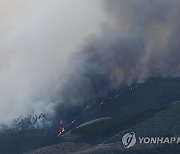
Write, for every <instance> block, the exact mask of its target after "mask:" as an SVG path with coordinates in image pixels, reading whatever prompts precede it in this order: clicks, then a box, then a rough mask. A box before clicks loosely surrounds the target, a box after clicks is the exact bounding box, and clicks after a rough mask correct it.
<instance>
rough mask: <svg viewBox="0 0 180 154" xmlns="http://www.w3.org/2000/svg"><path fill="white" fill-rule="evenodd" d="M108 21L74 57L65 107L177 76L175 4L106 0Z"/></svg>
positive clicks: (178, 10) (179, 10) (179, 36)
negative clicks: (125, 87)
mask: <svg viewBox="0 0 180 154" xmlns="http://www.w3.org/2000/svg"><path fill="white" fill-rule="evenodd" d="M103 6H104V8H105V12H106V14H107V17H108V22H106V23H104V24H103V25H102V29H101V33H100V36H91V37H89V38H88V39H87V40H86V41H85V45H84V46H83V50H82V51H80V52H79V53H75V55H74V56H72V60H73V64H71V66H72V68H73V72H72V74H70V75H69V79H68V80H67V82H65V84H64V88H63V89H61V96H64V97H61V98H63V100H62V101H64V102H67V104H68V105H69V104H71V103H72V104H76V103H84V102H89V101H95V99H98V98H100V97H101V96H106V95H107V94H108V93H109V92H110V91H111V90H116V89H118V88H119V87H120V86H121V85H122V84H126V85H130V84H132V83H134V82H140V81H143V80H144V79H147V78H148V77H156V76H162V77H167V76H179V75H180V61H179V58H180V52H179V49H180V43H179V41H180V20H179V14H180V1H179V0H171V1H169V0H104V1H103Z"/></svg>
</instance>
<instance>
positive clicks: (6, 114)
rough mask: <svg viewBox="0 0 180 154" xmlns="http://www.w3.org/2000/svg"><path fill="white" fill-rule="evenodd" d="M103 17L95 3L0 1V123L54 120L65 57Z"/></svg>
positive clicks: (64, 67)
mask: <svg viewBox="0 0 180 154" xmlns="http://www.w3.org/2000/svg"><path fill="white" fill-rule="evenodd" d="M102 17H103V14H102V13H101V12H100V11H99V3H98V2H97V1H94V0H93V1H88V0H84V1H81V0H69V1H67V0H16V1H14V0H0V23H1V24H0V34H1V35H0V122H5V121H8V120H11V119H14V118H17V117H19V116H21V115H23V116H24V115H29V114H37V115H39V114H40V113H44V114H47V115H49V116H53V114H54V107H55V106H56V102H55V98H56V97H57V96H56V95H57V87H58V88H59V87H60V85H61V83H62V82H63V79H64V78H63V77H64V75H65V74H66V72H67V71H68V57H69V56H70V55H71V54H72V53H73V52H74V51H76V50H77V45H78V44H79V43H81V41H82V39H83V38H84V37H85V36H88V35H89V34H91V33H96V32H97V31H98V28H97V27H98V24H99V23H100V20H101V19H102Z"/></svg>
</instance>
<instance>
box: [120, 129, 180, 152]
mask: <svg viewBox="0 0 180 154" xmlns="http://www.w3.org/2000/svg"><path fill="white" fill-rule="evenodd" d="M136 143H139V144H179V143H180V137H138V138H137V137H136V135H135V133H134V132H130V133H126V134H125V135H124V136H123V137H122V144H123V146H124V148H126V149H128V148H131V147H133V146H134V145H135V144H136Z"/></svg>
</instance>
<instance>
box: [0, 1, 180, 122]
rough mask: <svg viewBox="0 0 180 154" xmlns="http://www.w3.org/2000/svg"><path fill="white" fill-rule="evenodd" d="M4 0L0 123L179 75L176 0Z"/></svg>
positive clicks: (179, 33)
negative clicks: (122, 87) (153, 79)
mask: <svg viewBox="0 0 180 154" xmlns="http://www.w3.org/2000/svg"><path fill="white" fill-rule="evenodd" d="M0 2H1V3H2V4H3V5H0V6H2V8H0V9H1V10H2V13H1V15H0V21H1V23H2V24H1V25H0V28H1V36H0V41H1V44H0V56H1V57H0V60H1V61H0V103H1V108H0V117H1V119H0V122H1V121H6V120H9V119H12V118H17V117H18V116H20V115H27V114H32V113H37V114H40V113H41V112H42V113H44V114H46V115H49V116H53V115H55V114H56V115H61V114H64V113H63V110H64V109H65V110H64V112H66V111H67V110H68V109H71V111H72V108H75V107H76V106H78V105H82V104H84V103H91V102H94V101H95V100H97V99H100V98H101V97H103V96H104V97H105V96H106V95H108V93H109V92H111V91H112V90H117V89H118V88H119V87H120V86H121V85H124V84H125V85H130V84H132V83H134V82H139V81H143V80H144V79H146V78H148V77H155V76H159V75H161V76H163V77H166V76H179V75H180V62H179V58H180V52H179V49H180V43H179V41H180V38H179V37H180V20H179V14H180V1H179V0H102V7H103V9H101V8H100V7H99V6H97V5H98V4H97V1H95V0H89V1H87V0H86V1H83V2H82V1H81V0H72V1H67V0H51V1H49V0H27V1H24V0H18V3H19V4H21V5H18V3H17V1H16V3H15V2H14V1H13V0H9V2H10V3H7V2H6V1H4V0H0ZM10 4H11V5H10ZM9 5H10V6H9ZM17 6H18V9H17ZM4 8H5V9H4ZM6 8H9V10H11V11H7V10H8V9H6ZM103 10H104V12H105V14H106V16H104V15H103V13H102V11H103ZM102 21H103V22H102ZM99 23H101V26H100V29H101V30H100V32H99V31H98V30H97V27H96V26H97V24H99ZM91 33H95V34H94V35H90V36H89V37H88V38H86V39H85V40H84V43H82V44H83V45H82V46H81V47H80V48H79V51H78V52H74V51H77V48H76V50H75V48H74V47H75V46H76V45H77V44H78V43H79V42H81V39H82V38H83V37H84V36H87V35H89V34H91ZM69 57H70V58H69ZM68 59H69V60H68Z"/></svg>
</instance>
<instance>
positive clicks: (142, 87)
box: [31, 78, 180, 154]
mask: <svg viewBox="0 0 180 154" xmlns="http://www.w3.org/2000/svg"><path fill="white" fill-rule="evenodd" d="M178 100H180V79H179V78H174V79H172V78H169V79H163V78H156V79H150V80H148V81H147V82H146V83H143V84H135V85H133V86H130V87H127V88H124V89H121V90H120V91H119V92H118V93H117V94H115V95H114V96H110V97H109V98H106V99H105V100H103V104H102V102H98V103H96V104H95V105H93V106H91V107H90V108H89V109H88V110H87V109H86V110H83V111H82V112H81V113H79V115H78V116H77V117H76V123H75V124H74V127H72V129H71V130H70V131H68V132H66V133H65V134H64V135H62V136H61V137H60V140H61V141H60V142H61V143H60V144H57V145H54V146H49V147H46V148H42V149H39V150H35V151H33V152H31V153H33V154H41V153H47V154H48V153H52V151H53V153H89V154H90V153H119V152H120V151H123V153H132V152H133V153H148V152H149V153H155V151H156V152H157V153H169V152H170V151H171V152H172V153H177V152H178V150H179V148H178V146H177V145H166V146H163V147H159V146H158V147H150V148H149V147H146V146H144V147H141V148H139V146H138V145H137V146H135V147H134V148H133V149H129V150H125V149H124V148H123V147H122V143H121V139H122V135H123V134H124V133H125V132H130V131H133V132H135V133H136V134H137V135H139V136H143V135H145V136H157V135H159V136H161V135H164V136H175V135H179V134H180V132H179V130H180V113H179V110H180V102H178ZM147 149H148V150H147ZM172 149H173V151H172Z"/></svg>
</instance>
